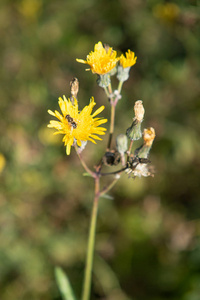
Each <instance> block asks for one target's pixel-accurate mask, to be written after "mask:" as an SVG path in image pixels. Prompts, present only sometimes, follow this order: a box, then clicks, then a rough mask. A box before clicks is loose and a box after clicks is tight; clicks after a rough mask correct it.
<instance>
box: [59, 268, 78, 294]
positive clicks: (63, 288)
mask: <svg viewBox="0 0 200 300" xmlns="http://www.w3.org/2000/svg"><path fill="white" fill-rule="evenodd" d="M55 276H56V281H57V284H58V288H59V290H60V292H61V295H62V297H63V299H64V300H76V298H75V296H74V293H73V290H72V288H71V284H70V282H69V279H68V277H67V275H66V274H65V273H64V271H63V270H62V269H61V268H59V267H56V268H55Z"/></svg>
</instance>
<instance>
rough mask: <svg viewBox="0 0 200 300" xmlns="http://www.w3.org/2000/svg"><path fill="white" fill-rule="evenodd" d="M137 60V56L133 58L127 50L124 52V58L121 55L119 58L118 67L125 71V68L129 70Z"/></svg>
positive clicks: (132, 53)
mask: <svg viewBox="0 0 200 300" xmlns="http://www.w3.org/2000/svg"><path fill="white" fill-rule="evenodd" d="M136 60H137V56H135V53H134V52H132V51H131V50H128V52H126V57H125V56H124V55H123V54H122V55H121V56H120V61H119V62H120V65H121V66H122V67H123V68H124V69H125V68H130V67H132V66H133V65H134V64H135V63H136Z"/></svg>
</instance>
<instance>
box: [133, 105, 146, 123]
mask: <svg viewBox="0 0 200 300" xmlns="http://www.w3.org/2000/svg"><path fill="white" fill-rule="evenodd" d="M134 112H135V118H136V120H137V121H138V122H142V121H143V118H144V106H143V104H142V100H138V101H136V102H135V106H134Z"/></svg>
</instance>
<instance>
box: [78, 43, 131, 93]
mask: <svg viewBox="0 0 200 300" xmlns="http://www.w3.org/2000/svg"><path fill="white" fill-rule="evenodd" d="M76 60H77V61H78V62H80V63H84V64H88V65H89V67H90V68H89V69H86V70H87V71H88V70H91V71H92V72H93V73H95V74H97V75H98V76H100V80H98V84H99V85H100V86H102V87H106V86H108V85H109V84H110V80H109V78H108V77H107V76H105V75H109V76H110V75H113V74H115V73H116V70H115V69H116V67H117V78H118V80H119V81H122V82H123V81H125V80H127V79H128V77H129V70H130V68H131V67H132V66H133V65H134V64H135V63H136V60H137V57H136V56H135V53H134V52H132V51H131V50H128V52H126V54H125V56H124V55H123V54H122V55H121V56H119V57H117V52H116V51H115V50H113V49H112V48H111V47H109V46H108V45H106V46H105V47H104V46H103V45H102V43H101V42H98V43H97V44H96V45H95V46H94V51H91V52H90V54H88V55H87V57H86V60H83V59H78V58H77V59H76ZM118 62H119V65H118V66H117V63H118ZM105 78H106V79H105Z"/></svg>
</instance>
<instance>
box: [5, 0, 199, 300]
mask: <svg viewBox="0 0 200 300" xmlns="http://www.w3.org/2000/svg"><path fill="white" fill-rule="evenodd" d="M199 23H200V7H199V1H195V0H188V1H181V0H176V1H172V2H168V1H156V0H149V1H139V0H118V1H116V0H115V1H114V0H110V1H107V0H102V1H101V0H99V1H95V0H76V1H61V0H57V1H52V0H50V1H47V0H17V1H11V0H3V1H1V2H0V36H1V39H0V57H1V69H0V82H1V88H0V113H1V118H0V228H1V230H0V298H1V300H10V299H18V300H22V299H23V300H24V299H30V300H36V299H37V300H38V299H43V300H52V299H54V300H58V299H61V297H60V295H59V292H58V289H57V286H56V282H55V278H54V267H55V266H56V265H59V266H61V267H62V268H63V269H64V270H65V271H66V272H67V274H68V276H69V278H70V282H71V283H72V286H73V288H74V291H75V294H76V295H77V298H78V299H79V298H80V294H81V285H82V279H83V268H84V259H85V251H86V243H87V233H88V226H89V216H90V210H91V200H92V196H93V194H92V193H93V190H92V188H91V178H89V177H83V176H82V172H83V170H82V167H81V166H80V163H79V161H78V158H77V157H76V155H75V154H74V153H72V155H71V156H70V157H67V156H66V154H65V148H64V147H63V145H62V143H60V141H61V139H60V137H55V136H53V135H52V130H50V129H47V128H46V125H47V123H48V122H49V119H50V117H49V115H48V114H47V109H55V108H57V98H58V97H59V96H62V95H63V94H65V95H66V96H69V91H70V88H69V82H70V80H71V79H72V78H73V77H74V76H76V77H78V78H79V81H80V92H79V103H80V104H79V105H80V106H82V107H84V106H85V105H86V104H87V103H88V100H89V98H90V97H91V96H94V97H95V100H96V102H97V104H98V106H100V105H102V104H103V105H105V106H106V107H107V111H105V113H104V114H103V115H104V116H105V117H108V116H109V105H108V103H107V99H106V98H105V96H104V93H103V90H102V89H100V88H99V87H98V86H97V85H96V83H95V80H96V79H95V75H93V74H92V73H91V72H85V70H84V66H83V65H80V64H78V63H77V62H76V61H75V59H76V58H83V59H85V57H86V55H87V54H88V53H89V52H90V51H91V50H93V47H94V44H95V43H96V42H98V41H102V42H103V43H107V44H109V45H110V46H112V47H114V49H115V50H118V51H119V54H120V51H121V52H124V51H126V50H127V49H131V50H132V51H134V52H135V53H136V55H137V57H138V59H137V63H136V65H135V66H134V67H133V68H132V70H131V73H130V78H129V80H128V81H127V82H126V83H125V84H124V87H123V91H122V95H123V98H122V100H121V101H120V102H119V107H118V115H117V119H116V133H124V132H125V131H126V129H127V127H128V126H130V124H131V121H132V117H133V113H132V108H133V106H134V102H135V101H136V100H138V99H142V100H143V103H144V106H145V111H146V114H145V120H144V122H143V124H144V126H145V127H149V126H152V127H154V128H155V130H156V139H155V142H154V145H153V148H152V150H151V156H150V159H151V161H152V164H153V165H154V166H155V170H156V173H155V177H154V178H144V179H135V180H133V179H128V178H127V177H125V176H124V177H123V178H121V180H120V181H119V184H118V185H117V186H116V187H115V188H114V189H113V190H112V193H111V194H112V195H113V196H114V200H108V199H101V202H100V207H99V219H98V226H97V243H96V259H95V265H94V281H93V289H92V299H97V298H98V299H99V298H102V299H105V298H106V299H109V300H112V299H115V300H124V299H128V298H129V299H137V300H146V299H148V300H164V299H173V300H177V299H179V300H196V299H199V295H200V238H199V231H200V189H199V167H200V158H199V152H200V143H199V133H200V132H199V131H200V130H199V128H200V84H199V74H200V68H199V66H200V39H199V34H200V27H199ZM82 107H81V108H82ZM105 145H106V139H104V142H98V145H97V146H96V145H89V144H88V146H87V147H86V149H85V150H84V156H85V158H86V160H87V161H88V163H90V164H91V165H94V164H95V163H96V162H97V161H98V159H99V158H100V157H101V155H102V151H103V149H104V147H105Z"/></svg>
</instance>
